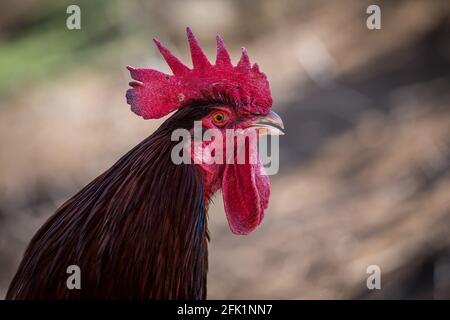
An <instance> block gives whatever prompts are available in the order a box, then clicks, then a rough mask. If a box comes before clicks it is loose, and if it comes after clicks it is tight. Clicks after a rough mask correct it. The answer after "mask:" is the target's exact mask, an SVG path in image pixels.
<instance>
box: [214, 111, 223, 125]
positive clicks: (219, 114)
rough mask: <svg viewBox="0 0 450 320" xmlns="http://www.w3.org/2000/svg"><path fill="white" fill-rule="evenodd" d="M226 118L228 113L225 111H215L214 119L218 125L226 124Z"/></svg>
mask: <svg viewBox="0 0 450 320" xmlns="http://www.w3.org/2000/svg"><path fill="white" fill-rule="evenodd" d="M225 120H226V114H225V112H223V111H217V112H214V114H213V115H212V121H213V122H214V124H216V125H221V124H224V123H225Z"/></svg>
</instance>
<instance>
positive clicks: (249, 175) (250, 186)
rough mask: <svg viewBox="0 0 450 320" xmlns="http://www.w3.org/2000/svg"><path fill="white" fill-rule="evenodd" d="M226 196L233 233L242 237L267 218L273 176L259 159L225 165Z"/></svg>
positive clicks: (223, 186) (225, 202)
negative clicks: (248, 162)
mask: <svg viewBox="0 0 450 320" xmlns="http://www.w3.org/2000/svg"><path fill="white" fill-rule="evenodd" d="M222 195H223V201H224V206H225V213H226V215H227V219H228V224H229V226H230V229H231V231H232V232H233V233H234V234H239V235H245V234H248V233H250V232H251V231H253V230H254V229H255V228H256V227H257V226H258V225H259V224H260V223H261V221H262V219H263V218H264V210H265V209H267V206H268V204H269V196H270V183H269V177H268V176H267V175H266V174H265V172H264V168H263V166H262V165H261V163H260V162H259V160H258V162H257V163H256V164H227V165H225V171H224V175H223V179H222Z"/></svg>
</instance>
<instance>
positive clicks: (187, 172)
mask: <svg viewBox="0 0 450 320" xmlns="http://www.w3.org/2000/svg"><path fill="white" fill-rule="evenodd" d="M208 109H209V108H208V106H197V107H195V108H194V107H192V108H191V107H186V108H183V109H182V110H180V111H178V112H177V113H175V114H174V115H173V116H172V117H171V118H170V119H168V120H167V121H166V122H165V123H164V124H163V125H162V126H161V127H160V128H159V129H158V130H157V131H156V132H155V133H154V134H152V135H151V136H150V137H148V138H147V139H145V140H144V141H143V142H141V143H140V144H139V145H137V146H136V147H135V148H133V149H132V150H131V151H130V152H128V153H127V154H126V155H125V156H123V157H122V158H121V159H120V160H119V161H118V162H117V163H116V164H114V165H113V166H112V167H111V168H110V169H109V170H107V171H106V172H105V173H103V174H102V175H100V176H99V177H98V178H96V179H95V180H94V181H92V182H91V183H90V184H88V185H87V186H86V187H84V188H83V189H82V190H81V191H80V192H79V193H77V194H76V195H75V196H74V197H73V198H71V199H70V200H68V201H67V202H66V203H64V204H63V205H62V206H61V207H60V208H59V209H58V210H57V211H56V213H55V214H54V215H53V216H52V217H50V219H49V220H48V221H47V222H46V223H45V225H44V226H42V227H41V229H40V230H39V231H38V232H37V234H36V235H35V236H34V238H33V239H32V240H31V243H30V244H29V246H28V248H27V250H26V252H25V254H24V258H23V260H22V262H21V264H20V266H19V269H18V271H17V273H16V275H15V277H14V279H13V281H12V283H11V285H10V288H9V291H8V293H7V296H6V298H7V299H204V298H205V297H206V274H207V269H208V248H207V244H208V231H207V203H205V199H204V192H203V186H202V175H201V172H200V171H199V170H198V169H197V168H196V167H195V166H194V165H175V164H173V163H172V161H171V159H170V152H171V148H172V146H173V144H174V143H176V142H172V141H170V135H171V133H172V130H173V129H175V128H187V129H189V128H190V127H192V124H193V120H196V119H200V118H201V117H202V116H203V115H205V114H206V113H207V112H208ZM69 265H78V266H79V267H80V268H81V289H80V290H77V289H73V290H69V289H68V288H67V286H66V279H67V278H68V276H69V274H67V273H66V270H67V267H68V266H69Z"/></svg>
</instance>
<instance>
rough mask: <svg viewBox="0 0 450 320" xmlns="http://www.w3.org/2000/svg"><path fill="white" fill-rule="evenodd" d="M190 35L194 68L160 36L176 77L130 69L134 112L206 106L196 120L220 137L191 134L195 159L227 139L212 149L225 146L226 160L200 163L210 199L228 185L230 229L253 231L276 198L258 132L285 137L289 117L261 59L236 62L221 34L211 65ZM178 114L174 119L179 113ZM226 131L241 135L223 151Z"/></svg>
mask: <svg viewBox="0 0 450 320" xmlns="http://www.w3.org/2000/svg"><path fill="white" fill-rule="evenodd" d="M187 37H188V42H189V47H190V51H191V56H192V64H193V68H192V69H190V68H188V67H187V66H186V65H184V64H183V63H182V62H181V61H180V60H179V59H178V58H177V57H175V56H174V55H173V54H172V53H171V52H170V51H169V50H168V49H167V48H166V47H165V46H164V45H163V44H161V42H159V41H158V40H157V39H154V42H155V43H156V46H157V47H158V49H159V51H160V52H161V54H162V55H163V57H164V59H165V60H166V62H167V64H168V65H169V67H170V68H171V70H172V72H173V75H168V74H165V73H162V72H160V71H157V70H153V69H144V68H134V67H127V68H128V70H129V71H130V73H131V77H132V78H133V81H132V82H130V86H131V87H132V88H131V89H129V90H128V91H127V94H126V97H127V102H128V104H129V105H130V106H131V109H132V111H133V112H135V113H136V114H138V115H139V116H141V117H143V118H144V119H157V118H161V117H163V116H165V115H167V114H169V113H170V112H172V111H175V110H179V112H182V111H183V112H182V114H181V116H183V113H185V112H187V111H186V110H191V109H192V110H200V109H201V110H202V111H201V112H199V116H198V117H197V118H195V119H194V120H198V121H199V122H200V123H201V126H202V129H204V130H207V131H208V130H210V131H214V132H218V133H219V135H215V136H214V139H211V140H208V141H196V138H195V137H194V134H193V135H192V136H193V138H192V141H191V145H192V146H193V148H192V149H191V150H192V152H191V153H190V156H191V158H193V159H194V160H198V159H196V158H197V156H198V152H197V151H198V150H200V151H201V154H202V155H204V153H205V150H211V145H212V143H211V141H215V142H217V141H218V140H220V139H221V140H222V141H220V142H221V143H220V146H221V148H223V149H222V150H215V151H213V152H212V154H213V155H214V156H215V159H217V154H215V153H217V152H218V151H219V152H220V157H219V158H221V159H223V160H224V161H223V162H220V161H219V162H213V163H211V162H210V161H205V158H204V157H202V158H201V160H200V161H194V163H196V164H197V165H198V166H199V167H200V168H201V170H202V172H203V174H204V188H205V190H204V193H205V195H206V196H207V197H210V196H212V195H213V194H214V193H215V192H216V191H217V190H219V189H221V190H222V195H223V200H224V206H225V212H226V215H227V219H228V223H229V226H230V229H231V231H232V232H233V233H235V234H248V233H249V232H251V231H252V230H254V229H255V228H256V227H257V226H258V225H259V224H260V223H261V221H262V219H263V217H264V211H265V210H266V209H267V207H268V203H269V195H270V185H269V178H268V176H267V175H266V174H265V171H264V167H263V166H262V164H261V163H260V160H259V159H258V156H257V151H256V149H257V148H256V145H255V143H254V141H255V140H254V139H252V136H256V137H258V136H260V135H261V134H270V135H280V134H283V131H282V130H283V129H284V127H283V122H282V121H281V118H280V117H279V116H278V115H277V114H276V113H275V112H273V111H271V110H270V109H271V107H272V96H271V93H270V87H269V82H268V80H267V77H266V75H265V74H264V73H262V72H261V71H260V70H259V67H258V65H257V64H253V65H251V63H250V59H249V57H248V54H247V51H246V49H245V48H243V49H242V55H241V58H240V60H239V62H238V63H237V65H236V66H233V65H232V63H231V59H230V56H229V54H228V51H227V50H226V49H225V46H224V43H223V40H222V38H221V37H220V36H217V37H216V41H217V57H216V62H215V64H211V63H210V62H209V60H208V59H207V57H206V56H205V54H204V52H203V50H202V49H201V47H200V45H199V43H198V41H197V39H196V38H195V36H194V34H193V33H192V31H191V30H190V29H189V28H187ZM179 112H177V113H175V114H174V115H173V116H172V117H178V118H179V117H180V114H178V113H179ZM189 112H190V111H189ZM190 113H191V114H192V112H190ZM177 114H178V115H177ZM193 127H194V123H192V126H191V127H190V128H189V129H191V132H192V131H194V130H193ZM227 132H238V134H237V135H234V136H233V137H232V139H231V140H232V141H233V143H231V144H232V145H233V151H232V152H231V153H229V151H226V150H225V148H227V147H230V139H229V137H230V135H227ZM239 135H244V136H245V137H246V138H249V139H247V140H246V139H244V140H241V141H244V143H243V146H242V145H240V144H239V142H238V140H239ZM217 137H221V138H217ZM216 146H217V145H216ZM196 150H197V151H196ZM240 152H244V161H239V160H238V158H239V155H240ZM255 155H256V156H255ZM251 159H253V161H252V160H251ZM230 160H231V161H230Z"/></svg>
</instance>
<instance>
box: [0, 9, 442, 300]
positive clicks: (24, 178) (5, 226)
mask: <svg viewBox="0 0 450 320" xmlns="http://www.w3.org/2000/svg"><path fill="white" fill-rule="evenodd" d="M69 4H78V5H79V6H80V7H81V27H82V28H81V30H68V29H67V28H66V18H67V17H68V15H67V14H66V8H67V6H68V5H69ZM370 4H378V5H379V6H380V7H381V18H382V29H381V30H376V31H371V30H368V29H367V28H366V19H367V17H368V15H367V14H366V8H367V6H369V5H370ZM186 26H191V27H192V29H193V30H194V32H195V33H196V34H197V37H198V38H199V40H200V42H201V44H202V46H203V47H204V48H205V50H206V52H207V54H208V56H209V57H210V58H213V57H214V54H215V42H214V36H215V34H216V33H220V34H221V35H222V36H223V37H224V39H225V42H226V44H227V47H228V48H229V49H230V51H231V53H232V55H233V58H234V61H236V60H237V59H238V56H239V53H240V50H239V49H240V47H241V46H246V47H247V49H248V50H249V54H250V58H251V59H252V61H257V62H258V64H259V65H260V66H261V69H262V70H263V71H264V72H265V73H266V74H267V75H268V78H269V79H270V81H271V85H272V91H273V97H274V101H275V103H274V110H275V111H276V112H277V113H279V114H280V115H281V117H282V118H283V119H284V121H285V126H286V128H287V134H286V135H285V136H284V137H282V138H281V150H280V153H281V163H280V172H279V174H278V175H276V176H272V177H271V183H272V198H271V203H270V208H269V210H268V212H267V213H266V218H265V220H264V222H263V224H262V226H261V227H260V228H259V229H257V230H256V231H255V232H254V233H252V234H251V235H249V236H246V237H238V236H234V235H232V234H231V232H230V231H229V228H228V226H227V222H226V219H225V215H224V212H223V206H222V202H221V196H220V194H219V195H217V196H216V199H215V205H214V206H213V207H212V209H211V210H210V213H209V216H210V231H211V235H212V240H211V245H210V272H209V279H208V281H209V282H208V285H209V298H226V299H228V298H250V299H252V298H276V299H278V298H287V299H314V298H319V299H322V298H323V299H331V298H339V299H349V298H363V299H365V298H368V299H373V298H374V299H379V298H384V299H392V298H399V299H406V298H413V299H414V298H426V299H448V298H450V90H449V88H450V2H449V1H445V0H443V1H439V0H431V1H426V0H423V1H422V0H408V1H385V2H379V1H360V0H354V1H350V0H342V1H325V0H314V1H313V0H303V1H299V0H284V1H263V0H261V1H250V0H232V1H226V0H192V1H181V0H179V1H162V0H157V1H143V0H140V1H137V0H131V1H125V0H123V1H121V0H118V1H88V0H83V1H81V0H80V1H66V0H64V1H49V0H40V1H37V0H23V1H13V0H2V1H1V2H0V298H3V297H4V295H5V293H6V290H7V287H8V284H9V282H10V281H11V279H12V276H13V274H14V272H15V270H16V268H17V266H18V263H19V261H20V259H21V256H22V254H23V252H24V250H25V246H26V245H27V243H28V242H29V240H30V239H31V237H32V235H33V234H34V233H35V232H36V231H37V229H38V228H39V227H40V226H41V225H42V223H43V222H44V221H45V220H46V219H47V218H48V217H49V215H50V214H51V213H52V212H53V211H54V210H55V209H56V208H57V207H58V206H59V205H60V204H61V203H62V202H63V201H64V200H65V199H67V198H69V197H70V196H71V195H73V194H74V193H75V192H77V191H78V190H79V189H80V188H82V187H83V186H84V185H85V184H86V183H88V182H89V181H90V180H92V179H93V178H94V177H96V176H97V175H99V174H100V173H101V172H103V171H104V170H106V169H107V168H108V167H109V166H111V165H112V164H113V163H114V162H115V161H116V160H117V159H118V158H119V157H120V156H121V155H122V154H124V153H125V152H126V151H128V150H129V149H131V148H132V147H133V146H134V145H136V144H137V143H139V142H140V141H141V140H143V139H144V138H145V137H147V136H148V135H149V134H150V133H151V132H152V131H153V130H155V128H157V127H158V125H159V124H160V123H161V121H162V120H157V121H144V120H142V119H140V118H139V117H137V116H135V115H134V114H133V113H132V112H130V110H129V106H128V105H127V104H126V101H125V98H124V95H125V91H126V89H127V87H128V85H127V83H128V81H129V75H128V72H127V71H126V69H125V66H126V65H128V64H130V65H136V66H147V67H152V68H156V69H160V70H163V71H168V68H167V66H166V65H165V64H164V63H163V60H162V58H161V57H160V56H159V54H158V52H157V50H156V49H155V48H154V46H153V43H152V42H151V37H153V36H157V37H158V38H159V39H161V40H162V41H163V42H164V43H166V44H167V46H168V47H169V48H171V49H173V51H174V52H175V53H176V54H177V55H179V56H180V57H181V58H182V59H183V60H184V61H186V63H190V61H189V57H188V49H187V45H186V40H185V32H184V29H185V27H186ZM242 192H245V190H242ZM369 265H378V266H379V267H380V268H381V271H382V277H381V279H382V280H381V285H382V290H373V291H370V290H368V289H367V287H366V279H367V277H368V274H367V273H366V268H367V267H368V266H369Z"/></svg>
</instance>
